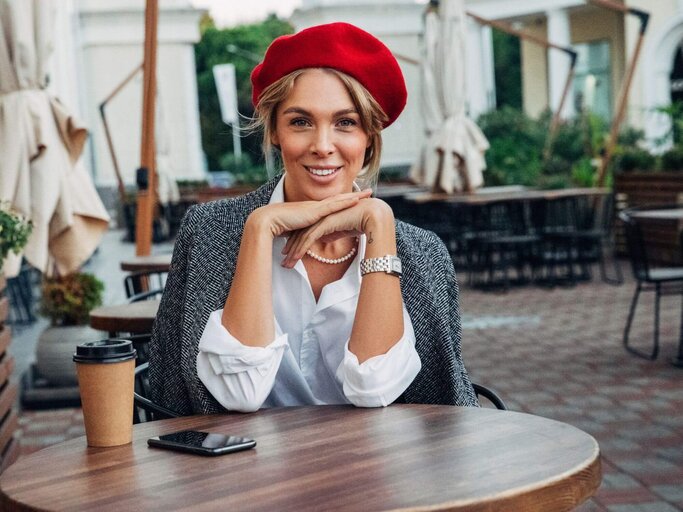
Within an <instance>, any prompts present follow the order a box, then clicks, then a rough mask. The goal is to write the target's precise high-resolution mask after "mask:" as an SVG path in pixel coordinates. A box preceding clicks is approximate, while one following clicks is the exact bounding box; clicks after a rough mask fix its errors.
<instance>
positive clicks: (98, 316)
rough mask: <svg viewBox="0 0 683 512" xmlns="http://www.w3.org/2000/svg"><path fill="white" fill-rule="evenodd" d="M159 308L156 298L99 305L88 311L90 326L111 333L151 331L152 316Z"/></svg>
mask: <svg viewBox="0 0 683 512" xmlns="http://www.w3.org/2000/svg"><path fill="white" fill-rule="evenodd" d="M158 309H159V301H158V300H141V301H139V302H133V303H131V304H119V305H116V306H101V307H99V308H95V309H93V310H92V311H91V312H90V327H92V328H93V329H97V330H100V331H108V332H110V333H112V334H115V333H120V332H129V333H132V334H146V333H149V332H152V325H153V324H154V318H155V317H156V316H157V310H158Z"/></svg>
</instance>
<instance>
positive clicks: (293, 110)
mask: <svg viewBox="0 0 683 512" xmlns="http://www.w3.org/2000/svg"><path fill="white" fill-rule="evenodd" d="M282 114H283V115H284V114H301V115H304V116H312V114H311V113H310V112H309V111H308V110H305V109H303V108H300V107H289V108H288V109H287V110H285V111H284V112H283V113H282ZM348 114H358V112H357V111H356V109H355V108H345V109H343V110H338V111H337V112H335V113H334V114H332V116H333V117H339V116H344V115H348Z"/></svg>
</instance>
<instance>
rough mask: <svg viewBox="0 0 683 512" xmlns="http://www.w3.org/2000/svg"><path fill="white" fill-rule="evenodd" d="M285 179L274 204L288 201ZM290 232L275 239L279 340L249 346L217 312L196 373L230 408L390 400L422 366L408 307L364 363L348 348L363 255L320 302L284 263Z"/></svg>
mask: <svg viewBox="0 0 683 512" xmlns="http://www.w3.org/2000/svg"><path fill="white" fill-rule="evenodd" d="M283 183H284V179H281V180H280V182H279V183H278V185H277V187H276V188H275V190H274V192H273V195H272V197H271V199H270V204H273V203H279V202H283V201H284V187H283ZM285 242H286V240H285V239H284V238H281V237H280V238H276V239H275V240H274V242H273V287H272V288H273V311H274V315H275V319H274V320H275V322H274V324H275V339H274V340H273V341H272V342H271V343H270V344H269V345H267V346H265V347H251V346H246V345H243V344H242V343H241V342H240V341H239V340H237V339H236V338H235V337H234V336H232V335H231V334H230V333H229V332H228V331H227V329H225V327H223V325H222V323H221V316H222V314H223V310H222V309H221V310H218V311H214V312H213V313H211V315H210V316H209V320H208V322H207V324H206V327H205V328H204V332H203V334H202V337H201V339H200V341H199V354H198V355H197V373H198V375H199V378H200V380H201V381H202V382H203V383H204V385H205V386H206V388H207V389H208V390H209V392H210V393H211V394H212V395H213V396H214V398H215V399H216V400H217V401H218V402H219V403H220V404H221V405H223V407H225V408H226V409H228V410H233V411H243V412H248V411H256V410H258V409H259V408H261V407H276V406H294V405H323V404H348V403H351V404H354V405H356V406H359V407H380V406H386V405H388V404H390V403H392V402H393V401H394V400H396V399H397V398H398V397H399V396H400V395H401V393H403V391H405V389H406V388H407V387H408V386H409V385H410V383H411V382H412V381H413V379H414V378H415V376H416V375H417V374H418V372H419V371H420V368H421V363H420V358H419V356H418V354H417V351H416V350H415V334H414V332H413V325H412V323H411V321H410V317H409V316H408V312H407V311H406V309H405V305H404V306H403V336H402V337H401V339H399V340H398V341H397V342H396V343H395V344H394V346H393V347H392V348H391V349H389V351H388V352H387V353H386V354H382V355H379V356H375V357H372V358H370V359H368V360H366V361H364V362H363V363H361V364H359V363H358V359H357V358H356V356H355V355H354V354H353V353H351V352H350V351H349V349H348V344H349V338H350V336H351V328H352V326H353V321H354V317H355V312H356V305H357V303H358V295H359V293H360V283H361V275H360V263H359V262H360V259H362V257H363V255H364V254H365V236H361V237H360V243H359V247H358V255H357V256H356V258H355V259H354V260H353V262H352V264H351V266H350V267H349V268H348V270H347V271H346V273H345V274H344V276H343V277H342V278H341V279H340V280H338V281H334V282H332V283H329V284H327V285H326V286H325V287H324V288H323V289H322V292H321V294H320V298H319V300H318V302H316V301H315V297H314V296H313V291H312V289H311V284H310V282H309V280H308V275H307V273H306V268H305V267H304V265H303V263H302V262H301V261H298V262H297V263H296V265H295V267H294V268H293V269H286V268H283V267H282V266H281V265H280V262H281V260H282V258H283V256H282V254H281V250H282V248H283V247H284V245H285Z"/></svg>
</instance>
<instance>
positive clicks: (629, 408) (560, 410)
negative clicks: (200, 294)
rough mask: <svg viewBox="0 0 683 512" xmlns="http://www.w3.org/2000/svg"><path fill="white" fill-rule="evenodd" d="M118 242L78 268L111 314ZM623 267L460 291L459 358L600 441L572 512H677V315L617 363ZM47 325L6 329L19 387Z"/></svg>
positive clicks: (643, 334)
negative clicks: (604, 278) (594, 477)
mask: <svg viewBox="0 0 683 512" xmlns="http://www.w3.org/2000/svg"><path fill="white" fill-rule="evenodd" d="M121 238H122V232H120V231H111V232H109V233H108V234H107V236H106V237H105V240H104V242H103V245H102V246H101V248H100V250H99V251H98V253H97V254H96V255H95V256H94V257H93V258H92V259H91V261H90V263H89V264H88V267H87V269H88V270H89V271H91V272H95V273H96V274H97V275H98V276H99V277H100V278H101V279H103V280H104V281H105V282H106V285H107V292H106V299H105V302H106V303H109V304H114V303H117V302H122V301H123V297H124V294H123V284H122V281H123V273H122V271H120V270H119V267H118V261H119V260H121V259H122V258H125V257H128V256H131V255H132V254H133V253H134V248H133V246H132V244H126V243H122V242H121V241H120V240H121ZM169 250H170V245H163V246H156V247H155V252H168V251H169ZM622 264H623V268H624V270H625V271H626V272H625V274H626V276H627V279H626V282H625V283H624V284H623V285H621V286H611V285H607V284H604V283H602V282H601V281H600V280H599V279H594V280H593V281H591V282H585V283H581V284H578V285H576V286H574V287H565V286H562V287H555V288H541V287H536V286H526V287H520V288H514V287H513V288H511V289H510V291H508V292H483V291H479V290H475V289H471V288H468V287H467V286H464V285H463V287H462V288H461V309H462V312H463V328H464V333H463V353H464V358H465V362H466V365H467V368H468V370H469V373H470V375H471V376H472V378H473V380H475V381H477V382H480V383H482V384H486V385H488V386H490V387H492V388H494V389H496V390H497V391H498V393H499V394H500V395H501V397H502V398H503V399H504V400H505V401H506V402H507V405H508V407H509V408H510V409H511V410H513V411H522V412H527V413H532V414H536V415H540V416H545V417H548V418H553V419H556V420H560V421H563V422H566V423H569V424H572V425H575V426H576V427H578V428H580V429H582V430H584V431H586V432H588V433H590V434H591V435H593V436H594V437H595V438H596V439H597V440H598V442H599V444H600V448H601V452H602V464H603V472H604V477H603V483H602V486H601V488H600V489H599V491H598V493H597V495H596V496H595V497H594V498H593V499H591V500H590V501H588V502H587V503H585V504H584V505H582V506H581V507H580V508H579V509H578V510H581V511H584V512H585V511H605V510H608V511H614V512H636V511H643V512H670V511H671V512H674V511H683V369H679V368H674V367H673V366H671V365H670V364H669V363H668V362H667V360H668V359H669V358H670V357H673V356H674V354H675V352H676V348H677V340H678V333H679V327H680V324H679V322H680V320H679V319H680V310H681V307H683V305H682V304H681V297H677V296H669V297H664V299H663V301H662V312H663V314H662V319H661V325H662V330H661V342H662V349H661V353H660V357H659V359H658V360H657V361H654V362H650V361H645V360H642V359H638V358H636V357H633V356H631V355H629V354H628V353H626V351H625V350H624V349H623V348H622V346H621V335H622V331H623V326H624V323H625V320H626V315H627V312H628V306H629V301H630V299H631V296H632V293H633V290H634V282H633V280H632V278H631V277H630V275H629V273H628V270H629V269H628V268H627V266H626V264H625V262H622ZM595 273H596V274H597V272H595ZM463 281H464V279H463ZM652 304H653V294H650V293H646V294H644V295H643V296H641V309H640V310H639V312H638V315H637V316H636V319H635V323H634V328H633V331H632V336H633V339H634V340H644V342H649V340H650V339H651V336H652V330H651V329H652V319H653V311H652ZM44 325H45V324H44V321H42V320H41V321H40V322H38V323H37V324H34V325H33V326H31V327H23V328H22V327H15V334H14V339H13V343H12V351H13V352H14V355H15V357H16V358H17V369H16V370H15V371H16V372H17V373H16V375H17V378H18V375H19V374H20V372H21V371H23V369H25V368H26V366H27V365H28V363H29V361H30V360H31V358H32V357H33V347H34V346H35V338H36V336H37V335H38V333H39V332H40V330H41V329H42V327H43V326H44ZM20 431H21V436H22V438H21V440H22V454H28V453H30V452H32V451H35V450H38V449H40V448H42V447H44V446H47V445H50V444H53V443H57V442H60V441H63V440H65V439H68V438H71V437H75V436H80V435H83V427H82V416H81V414H80V410H79V409H60V410H46V411H24V412H22V414H21V418H20Z"/></svg>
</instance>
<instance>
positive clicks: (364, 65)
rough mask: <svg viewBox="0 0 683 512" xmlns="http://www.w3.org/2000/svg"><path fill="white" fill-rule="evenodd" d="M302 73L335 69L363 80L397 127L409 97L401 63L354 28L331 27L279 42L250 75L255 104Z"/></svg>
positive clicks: (274, 42) (331, 24)
mask: <svg viewBox="0 0 683 512" xmlns="http://www.w3.org/2000/svg"><path fill="white" fill-rule="evenodd" d="M303 68H332V69H336V70H338V71H341V72H343V73H346V74H347V75H350V76H352V77H353V78H355V79H356V80H358V81H359V82H360V83H361V84H363V86H365V88H366V89H367V90H368V91H369V92H370V94H372V97H373V98H375V100H376V101H377V103H379V104H380V106H381V107H382V109H383V110H384V112H385V113H386V115H387V116H388V117H389V120H388V121H387V122H386V123H385V124H384V127H385V128H386V127H387V126H389V125H390V124H391V123H393V122H394V121H395V120H396V118H397V117H398V116H399V114H400V113H401V112H402V111H403V108H404V107H405V105H406V99H407V97H408V93H407V91H406V84H405V80H404V79H403V73H401V68H400V67H399V65H398V62H396V58H395V57H394V56H393V54H392V53H391V50H389V48H387V47H386V46H385V45H384V43H382V42H381V41H380V40H379V39H377V38H376V37H375V36H373V35H371V34H369V33H367V32H365V31H364V30H361V29H359V28H358V27H356V26H354V25H350V24H349V23H329V24H327V25H317V26H315V27H311V28H307V29H305V30H302V31H301V32H299V33H297V34H292V35H286V36H281V37H278V38H277V39H275V41H273V42H272V43H271V45H270V46H269V47H268V50H266V55H265V57H264V58H263V62H261V63H260V64H259V65H257V66H256V67H255V68H254V71H252V73H251V84H252V87H253V91H252V95H251V101H252V103H253V104H254V106H256V105H257V104H258V100H259V96H261V93H262V92H263V90H264V89H265V88H266V87H268V86H269V85H271V84H272V83H274V82H276V81H277V80H279V79H280V78H282V77H283V76H285V75H287V74H289V73H291V72H292V71H295V70H297V69H303Z"/></svg>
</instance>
